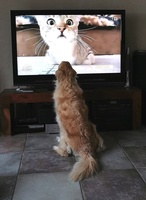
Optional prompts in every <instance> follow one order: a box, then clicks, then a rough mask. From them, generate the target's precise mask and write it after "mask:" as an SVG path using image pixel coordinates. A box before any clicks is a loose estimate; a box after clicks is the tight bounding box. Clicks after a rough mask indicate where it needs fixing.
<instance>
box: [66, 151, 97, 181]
mask: <svg viewBox="0 0 146 200" xmlns="http://www.w3.org/2000/svg"><path fill="white" fill-rule="evenodd" d="M98 171H99V165H98V163H97V161H96V160H95V159H94V158H93V157H92V156H91V155H89V156H87V157H86V158H85V159H84V158H83V157H80V158H79V161H78V162H76V163H75V164H74V166H73V169H72V171H71V173H70V175H69V178H70V180H71V181H81V180H83V179H85V178H88V177H90V176H93V175H94V174H95V173H97V172H98Z"/></svg>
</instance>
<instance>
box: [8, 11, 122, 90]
mask: <svg viewBox="0 0 146 200" xmlns="http://www.w3.org/2000/svg"><path fill="white" fill-rule="evenodd" d="M11 32H12V58H13V81H14V86H27V87H31V88H37V87H42V88H48V89H50V90H51V89H53V85H54V83H53V82H54V80H55V71H56V70H57V68H58V65H59V64H60V62H61V61H69V62H70V63H71V65H72V66H73V68H74V69H75V70H76V72H77V77H78V78H77V80H78V82H79V84H80V85H81V87H82V88H83V89H94V88H97V87H98V86H119V85H120V86H121V85H122V86H124V84H125V11H124V10H11Z"/></svg>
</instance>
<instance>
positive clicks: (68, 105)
mask: <svg viewBox="0 0 146 200" xmlns="http://www.w3.org/2000/svg"><path fill="white" fill-rule="evenodd" d="M55 76H56V80H55V89H54V92H53V99H54V109H55V113H56V121H57V123H58V125H59V129H60V137H58V142H59V144H58V146H54V147H53V149H54V150H55V151H56V152H57V153H58V154H60V155H61V156H69V155H70V154H71V153H72V152H74V153H75V154H76V155H78V156H79V161H77V162H76V163H75V164H74V166H73V169H72V171H71V173H70V175H69V178H70V180H71V181H81V180H83V179H85V178H88V177H90V176H93V175H94V174H95V173H97V172H98V171H99V169H100V167H99V164H98V162H97V160H96V157H95V156H96V152H99V151H102V150H104V149H105V145H104V141H103V139H102V138H101V137H100V135H99V134H98V133H97V131H96V126H95V125H94V124H93V123H91V122H90V121H89V119H88V107H87V105H86V103H85V100H84V98H83V90H82V89H81V88H80V86H79V84H78V82H77V73H76V71H75V70H74V69H73V68H72V66H71V64H70V63H69V62H66V61H63V62H61V63H60V65H59V66H58V70H57V71H56V73H55Z"/></svg>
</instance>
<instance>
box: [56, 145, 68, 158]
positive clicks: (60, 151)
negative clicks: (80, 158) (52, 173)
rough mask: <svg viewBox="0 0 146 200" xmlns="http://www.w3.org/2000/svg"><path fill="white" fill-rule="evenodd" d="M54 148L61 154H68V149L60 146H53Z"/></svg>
mask: <svg viewBox="0 0 146 200" xmlns="http://www.w3.org/2000/svg"><path fill="white" fill-rule="evenodd" d="M53 150H55V151H56V152H57V153H58V154H59V155H61V156H68V153H67V151H66V150H64V149H61V148H59V147H58V146H53Z"/></svg>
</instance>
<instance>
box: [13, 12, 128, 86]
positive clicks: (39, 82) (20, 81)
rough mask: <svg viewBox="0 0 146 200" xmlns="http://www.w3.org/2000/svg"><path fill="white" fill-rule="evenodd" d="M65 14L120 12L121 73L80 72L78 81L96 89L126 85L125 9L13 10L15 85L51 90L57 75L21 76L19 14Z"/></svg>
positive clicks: (82, 84)
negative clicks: (17, 21) (17, 19)
mask: <svg viewBox="0 0 146 200" xmlns="http://www.w3.org/2000/svg"><path fill="white" fill-rule="evenodd" d="M36 14H37V15H45V14H46V15H47V14H54V15H55V14H56V15H59V14H60V15H65V14H83V15H84V14H86V15H92V14H93V15H94V14H102V15H103V14H120V15H121V21H122V29H121V73H108V74H79V75H78V82H79V84H80V85H81V86H82V88H83V89H94V88H96V87H98V86H125V80H126V72H125V68H126V67H125V58H126V57H125V56H126V55H125V10H117V9H114V10H109V9H105V10H98V9H97V10H11V11H10V17H11V38H12V65H13V66H12V67H13V84H14V86H27V87H37V86H39V87H47V88H49V89H50V90H51V89H53V87H54V80H55V75H28V76H22V75H21V76H20V75H18V73H17V45H16V25H15V16H17V15H36Z"/></svg>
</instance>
